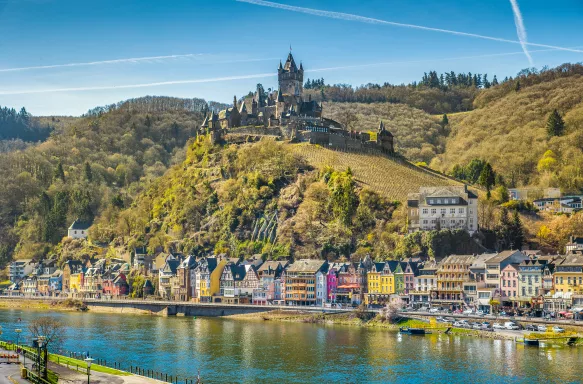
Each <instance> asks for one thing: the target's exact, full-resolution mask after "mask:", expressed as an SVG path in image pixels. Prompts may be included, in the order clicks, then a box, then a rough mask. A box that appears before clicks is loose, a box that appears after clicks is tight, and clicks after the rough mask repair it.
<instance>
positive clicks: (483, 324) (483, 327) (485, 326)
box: [481, 321, 491, 329]
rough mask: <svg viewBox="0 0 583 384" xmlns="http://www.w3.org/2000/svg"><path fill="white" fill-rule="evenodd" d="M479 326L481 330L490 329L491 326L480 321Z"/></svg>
mask: <svg viewBox="0 0 583 384" xmlns="http://www.w3.org/2000/svg"><path fill="white" fill-rule="evenodd" d="M481 326H482V329H488V328H490V327H491V324H490V323H489V322H487V321H482V324H481Z"/></svg>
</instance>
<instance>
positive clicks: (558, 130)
mask: <svg viewBox="0 0 583 384" xmlns="http://www.w3.org/2000/svg"><path fill="white" fill-rule="evenodd" d="M564 131H565V122H564V121H563V118H562V117H561V114H560V113H559V111H557V110H556V109H555V110H553V112H552V113H551V115H550V116H549V118H548V120H547V134H548V136H549V137H553V136H561V135H562V134H563V132H564Z"/></svg>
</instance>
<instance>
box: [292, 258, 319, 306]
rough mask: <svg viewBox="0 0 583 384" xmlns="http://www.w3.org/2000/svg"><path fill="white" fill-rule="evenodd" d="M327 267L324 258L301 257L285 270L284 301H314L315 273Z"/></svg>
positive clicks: (304, 303) (310, 303)
mask: <svg viewBox="0 0 583 384" xmlns="http://www.w3.org/2000/svg"><path fill="white" fill-rule="evenodd" d="M327 269H328V262H327V261H325V260H312V259H301V260H297V261H296V262H295V263H293V264H291V265H290V266H289V267H288V268H287V270H286V271H285V285H286V287H285V295H286V298H285V301H286V304H289V305H312V304H315V303H316V273H318V272H319V271H321V270H327Z"/></svg>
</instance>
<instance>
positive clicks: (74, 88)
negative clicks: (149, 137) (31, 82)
mask: <svg viewBox="0 0 583 384" xmlns="http://www.w3.org/2000/svg"><path fill="white" fill-rule="evenodd" d="M274 76H277V74H276V73H260V74H256V75H243V76H228V77H213V78H209V79H193V80H176V81H161V82H157V83H145V84H126V85H106V86H99V87H73V88H55V89H34V90H26V91H0V95H27V94H33V93H53V92H82V91H103V90H110V89H127V88H147V87H159V86H163V85H178V84H196V83H214V82H219V81H232V80H244V79H256V78H263V77H274Z"/></svg>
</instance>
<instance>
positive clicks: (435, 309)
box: [429, 308, 439, 313]
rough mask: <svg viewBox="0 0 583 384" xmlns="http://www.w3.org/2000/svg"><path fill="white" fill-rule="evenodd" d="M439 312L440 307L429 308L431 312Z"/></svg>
mask: <svg viewBox="0 0 583 384" xmlns="http://www.w3.org/2000/svg"><path fill="white" fill-rule="evenodd" d="M437 312H439V309H437V308H431V309H430V310H429V313H437Z"/></svg>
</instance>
